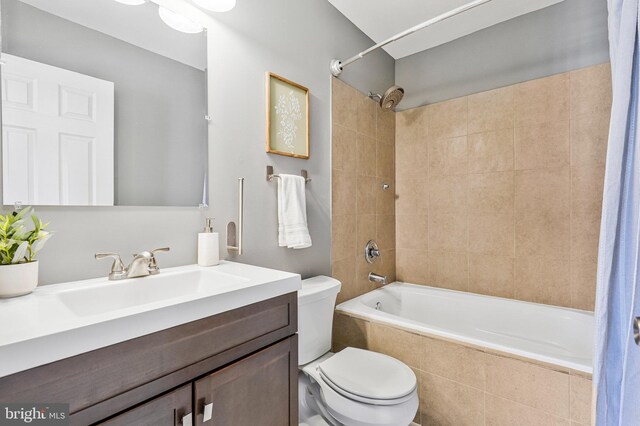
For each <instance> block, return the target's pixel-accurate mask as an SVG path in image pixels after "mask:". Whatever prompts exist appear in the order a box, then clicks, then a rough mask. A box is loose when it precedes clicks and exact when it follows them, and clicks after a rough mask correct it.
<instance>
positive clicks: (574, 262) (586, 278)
mask: <svg viewBox="0 0 640 426" xmlns="http://www.w3.org/2000/svg"><path fill="white" fill-rule="evenodd" d="M597 273H598V260H597V259H595V258H593V257H587V258H572V259H571V307H572V308H576V309H584V310H585V311H594V310H595V304H596V279H597Z"/></svg>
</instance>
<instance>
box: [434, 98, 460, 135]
mask: <svg viewBox="0 0 640 426" xmlns="http://www.w3.org/2000/svg"><path fill="white" fill-rule="evenodd" d="M427 109H428V114H429V118H428V120H429V137H430V138H433V139H445V138H453V137H456V136H465V135H466V134H467V98H466V97H465V98H458V99H452V100H450V101H445V102H439V103H437V104H433V105H429V106H428V107H427Z"/></svg>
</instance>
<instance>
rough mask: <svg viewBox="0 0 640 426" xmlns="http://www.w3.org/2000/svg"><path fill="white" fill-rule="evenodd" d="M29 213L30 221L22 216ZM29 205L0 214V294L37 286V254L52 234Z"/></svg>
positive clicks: (23, 291) (26, 291)
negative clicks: (12, 211) (4, 214)
mask: <svg viewBox="0 0 640 426" xmlns="http://www.w3.org/2000/svg"><path fill="white" fill-rule="evenodd" d="M28 216H31V222H32V223H33V228H31V224H29V226H28V225H27V223H26V221H25V218H27V217H28ZM46 226H47V224H43V223H42V221H41V220H40V219H39V218H38V216H36V215H35V213H34V212H33V209H32V208H31V207H27V208H25V209H22V210H20V211H19V212H14V213H9V214H7V215H6V216H3V215H0V297H14V296H21V295H23V294H29V293H31V292H32V291H33V289H34V288H36V286H37V285H38V261H37V260H36V259H35V257H36V254H37V253H38V252H39V251H40V250H41V249H42V247H43V246H44V244H45V243H46V242H47V240H48V239H49V237H51V233H50V232H49V231H46V230H45V227H46Z"/></svg>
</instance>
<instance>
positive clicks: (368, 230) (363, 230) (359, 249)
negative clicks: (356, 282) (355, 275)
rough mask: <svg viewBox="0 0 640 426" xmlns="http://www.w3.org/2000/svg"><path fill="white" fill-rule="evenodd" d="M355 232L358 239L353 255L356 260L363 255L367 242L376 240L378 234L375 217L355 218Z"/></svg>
mask: <svg viewBox="0 0 640 426" xmlns="http://www.w3.org/2000/svg"><path fill="white" fill-rule="evenodd" d="M356 232H357V233H358V239H357V241H356V245H355V247H354V248H355V250H354V252H353V255H354V256H355V258H356V259H360V258H361V257H362V256H363V254H362V253H364V246H365V245H366V244H367V242H368V241H369V240H377V239H378V232H377V227H376V215H375V214H366V215H358V216H357V224H356Z"/></svg>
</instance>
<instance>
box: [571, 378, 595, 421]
mask: <svg viewBox="0 0 640 426" xmlns="http://www.w3.org/2000/svg"><path fill="white" fill-rule="evenodd" d="M570 383H571V394H570V400H571V420H572V421H575V422H578V423H582V424H584V425H590V424H591V380H589V379H585V378H582V377H578V376H571V378H570Z"/></svg>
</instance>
